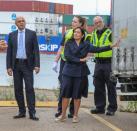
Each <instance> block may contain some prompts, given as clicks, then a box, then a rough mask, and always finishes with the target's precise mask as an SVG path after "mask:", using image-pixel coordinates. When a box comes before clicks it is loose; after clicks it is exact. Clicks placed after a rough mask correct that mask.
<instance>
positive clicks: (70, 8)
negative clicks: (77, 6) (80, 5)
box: [68, 5, 73, 14]
mask: <svg viewBox="0 0 137 131" xmlns="http://www.w3.org/2000/svg"><path fill="white" fill-rule="evenodd" d="M68 6H69V14H73V5H68Z"/></svg>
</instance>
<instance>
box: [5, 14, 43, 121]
mask: <svg viewBox="0 0 137 131" xmlns="http://www.w3.org/2000/svg"><path fill="white" fill-rule="evenodd" d="M15 24H16V26H17V27H18V30H17V31H14V32H12V33H10V34H9V39H8V48H7V73H8V75H9V76H12V74H13V78H14V91H15V98H16V101H17V104H18V107H19V113H18V114H17V115H16V116H14V117H13V118H14V119H17V118H23V117H25V116H26V108H25V102H24V94H23V80H24V82H25V91H26V93H25V94H26V100H27V106H28V110H29V116H30V119H32V120H39V118H38V117H36V115H35V114H36V110H35V92H34V88H33V82H34V80H33V70H34V71H35V73H36V74H37V73H39V71H40V57H39V48H38V42H37V36H36V32H34V31H32V30H29V29H26V28H25V25H26V22H25V19H24V18H23V17H21V16H20V17H17V19H16V21H15Z"/></svg>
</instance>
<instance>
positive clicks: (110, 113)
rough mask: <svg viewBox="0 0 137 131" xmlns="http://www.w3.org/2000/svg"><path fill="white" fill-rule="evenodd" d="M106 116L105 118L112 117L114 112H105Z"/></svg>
mask: <svg viewBox="0 0 137 131" xmlns="http://www.w3.org/2000/svg"><path fill="white" fill-rule="evenodd" d="M106 115H107V116H114V115H115V112H113V111H107V112H106Z"/></svg>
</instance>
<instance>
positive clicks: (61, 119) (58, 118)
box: [55, 115, 66, 122]
mask: <svg viewBox="0 0 137 131" xmlns="http://www.w3.org/2000/svg"><path fill="white" fill-rule="evenodd" d="M55 121H56V122H58V121H60V122H65V121H66V116H65V117H64V116H62V115H60V116H59V117H57V118H55Z"/></svg>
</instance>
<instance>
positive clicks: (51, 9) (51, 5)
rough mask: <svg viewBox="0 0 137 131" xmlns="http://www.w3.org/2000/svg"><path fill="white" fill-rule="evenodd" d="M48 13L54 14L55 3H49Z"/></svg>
mask: <svg viewBox="0 0 137 131" xmlns="http://www.w3.org/2000/svg"><path fill="white" fill-rule="evenodd" d="M49 13H55V3H49Z"/></svg>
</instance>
